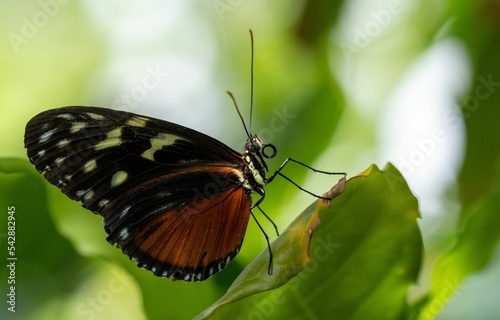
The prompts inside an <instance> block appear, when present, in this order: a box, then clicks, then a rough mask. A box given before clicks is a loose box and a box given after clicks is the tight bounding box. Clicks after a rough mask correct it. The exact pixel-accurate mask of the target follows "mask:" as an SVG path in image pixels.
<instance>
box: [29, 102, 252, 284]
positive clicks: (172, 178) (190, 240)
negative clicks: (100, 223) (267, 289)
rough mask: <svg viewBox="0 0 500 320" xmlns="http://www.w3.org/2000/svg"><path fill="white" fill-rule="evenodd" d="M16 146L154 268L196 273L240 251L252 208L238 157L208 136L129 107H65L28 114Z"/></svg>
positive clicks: (179, 275) (179, 274) (182, 275)
mask: <svg viewBox="0 0 500 320" xmlns="http://www.w3.org/2000/svg"><path fill="white" fill-rule="evenodd" d="M25 146H26V148H27V150H28V157H29V159H30V161H31V162H32V163H33V164H34V165H35V167H36V169H37V170H38V171H39V172H44V174H45V178H46V179H47V180H48V181H49V182H50V183H52V184H54V185H56V186H57V187H59V188H60V189H61V190H62V191H63V192H64V193H65V194H66V195H68V196H69V197H70V198H72V199H75V200H78V201H81V202H82V204H83V206H84V207H85V208H87V209H89V210H91V211H93V212H94V213H97V214H100V215H102V216H103V217H104V227H105V229H106V232H107V233H108V235H109V236H108V241H109V242H110V243H112V244H117V245H118V247H120V248H121V249H122V250H123V251H124V253H126V254H127V255H128V256H129V257H131V258H132V259H135V260H137V261H138V264H139V265H140V266H141V267H144V268H146V269H149V270H151V271H153V272H154V273H155V274H156V275H160V276H166V277H169V276H171V275H173V278H175V279H184V280H186V281H189V280H191V278H192V277H193V276H194V278H195V280H203V279H205V278H206V277H208V276H210V275H212V274H213V273H215V272H217V271H219V270H220V269H222V268H223V267H224V266H225V265H226V264H227V262H229V260H231V259H232V258H233V257H234V255H235V254H236V253H237V251H238V250H239V247H240V245H241V243H242V241H243V236H244V232H245V229H246V225H247V222H248V219H249V214H250V205H251V198H250V196H249V194H248V193H247V192H246V191H245V189H244V188H243V187H242V184H243V182H244V177H243V170H244V163H243V160H242V157H241V155H240V154H238V153H237V152H235V151H233V150H232V149H231V148H229V147H227V146H226V145H224V144H222V143H221V142H219V141H217V140H215V139H213V138H211V137H209V136H207V135H204V134H202V133H199V132H197V131H194V130H191V129H188V128H185V127H183V126H180V125H177V124H174V123H170V122H166V121H161V120H158V119H154V118H149V117H144V116H139V115H136V114H133V113H128V112H118V111H112V110H108V109H103V108H97V107H65V108H60V109H53V110H49V111H46V112H43V113H41V114H39V115H37V116H35V117H34V118H33V119H31V120H30V121H29V123H28V124H27V126H26V134H25ZM233 230H234V231H235V232H233ZM210 270H213V272H212V271H210Z"/></svg>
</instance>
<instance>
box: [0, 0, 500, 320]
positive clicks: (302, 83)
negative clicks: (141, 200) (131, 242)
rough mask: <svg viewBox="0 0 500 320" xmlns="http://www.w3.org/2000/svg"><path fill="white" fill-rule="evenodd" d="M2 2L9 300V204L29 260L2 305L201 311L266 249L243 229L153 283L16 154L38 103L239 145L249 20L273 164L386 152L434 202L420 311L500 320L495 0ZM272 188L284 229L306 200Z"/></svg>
mask: <svg viewBox="0 0 500 320" xmlns="http://www.w3.org/2000/svg"><path fill="white" fill-rule="evenodd" d="M0 12H2V19H0V34H2V35H3V37H2V39H3V40H2V41H1V42H0V46H1V48H0V67H1V68H0V70H2V72H1V74H0V81H1V86H0V99H1V103H0V123H1V125H0V137H1V139H0V157H1V162H0V178H1V180H0V190H1V194H0V212H1V213H0V217H1V219H0V240H1V242H0V244H1V247H0V258H1V262H0V271H1V277H0V289H1V291H2V296H3V297H4V298H5V297H6V294H7V287H8V286H7V280H6V279H7V277H8V269H7V268H6V263H5V261H6V254H7V244H6V241H7V231H6V230H7V214H8V210H7V208H8V207H9V206H12V205H13V206H15V207H16V254H17V257H18V259H19V260H18V262H17V264H18V267H17V283H16V285H17V307H18V309H17V312H16V314H15V315H14V314H12V313H10V312H8V311H7V307H8V305H7V303H5V302H2V307H1V308H0V316H1V317H0V318H2V319H10V318H12V319H54V318H60V319H110V318H124V319H145V318H147V317H148V316H147V314H146V312H145V311H144V307H145V308H147V305H148V303H162V302H163V303H164V313H163V315H164V317H166V318H173V319H183V318H191V317H192V316H194V315H196V314H198V313H199V312H201V311H202V310H203V309H205V308H206V307H208V306H209V305H210V304H211V303H212V302H214V301H215V300H216V299H217V298H218V297H220V296H221V295H222V294H223V293H224V292H225V290H226V289H227V287H228V285H229V284H230V283H231V281H232V280H233V279H234V277H235V276H236V275H237V274H238V273H239V272H240V271H241V270H242V268H243V267H244V266H245V265H246V264H248V262H249V261H251V260H252V259H253V258H254V257H255V256H256V255H257V254H258V253H259V252H261V251H262V250H263V249H264V248H265V241H264V239H263V237H262V234H261V233H260V231H259V230H258V228H257V226H256V225H255V224H254V223H252V222H251V223H249V230H248V232H247V236H246V238H245V245H244V246H243V250H242V252H241V253H240V254H239V255H238V257H237V258H236V259H235V261H234V262H233V263H231V265H230V266H229V267H228V268H227V270H225V271H224V272H221V273H220V274H218V275H216V276H214V277H213V278H211V279H209V280H208V281H206V282H204V283H197V284H184V283H173V282H172V281H170V280H168V279H158V278H155V277H152V276H151V275H150V274H149V272H147V271H144V270H140V269H138V268H136V267H135V265H134V263H132V262H129V261H128V258H127V257H125V256H123V255H122V254H121V253H120V252H119V250H117V249H115V248H113V247H111V246H110V245H108V244H107V243H106V241H105V232H104V230H102V228H101V219H100V217H97V216H95V215H93V214H90V213H89V212H87V211H86V210H84V209H82V208H81V207H80V205H79V204H78V203H76V202H72V201H70V200H68V199H67V198H66V197H64V196H63V195H62V194H61V193H60V192H59V191H58V190H57V189H56V188H53V187H51V186H49V185H48V184H47V183H45V182H44V181H43V180H42V179H41V176H40V175H38V174H37V173H36V172H35V170H34V169H33V168H32V167H31V166H30V164H29V163H28V160H27V158H26V153H25V150H24V147H23V134H24V127H25V124H26V123H27V121H28V120H29V119H30V118H31V117H33V116H34V115H35V114H37V113H39V112H41V111H43V110H46V109H50V108H55V107H59V106H65V105H96V106H106V107H110V108H114V109H118V110H125V111H131V112H136V113H141V114H145V115H149V116H153V117H157V118H161V119H165V120H169V121H172V122H176V123H180V124H182V125H185V126H188V127H191V128H194V129H196V130H199V131H201V132H205V133H207V134H210V135H212V136H214V137H215V138H217V139H219V140H221V141H223V142H225V143H226V144H227V145H229V146H231V147H233V148H234V149H236V150H241V149H242V147H243V143H244V141H245V134H244V130H243V129H242V126H241V123H240V121H239V119H238V116H237V114H236V113H235V112H234V108H233V106H232V102H231V101H230V99H229V98H228V97H227V95H226V94H225V91H226V90H231V91H232V92H233V93H234V95H235V96H236V98H237V101H238V103H239V106H240V109H241V111H242V113H243V114H244V115H245V116H246V118H247V119H248V105H249V101H250V90H249V88H250V73H249V69H250V48H249V36H248V29H250V28H251V29H252V30H253V32H254V36H255V96H254V113H253V121H252V131H253V132H254V133H257V134H259V135H260V136H261V138H263V139H264V140H266V141H268V142H272V143H273V144H275V145H276V146H277V147H278V156H277V157H276V158H275V159H273V160H272V161H269V162H268V165H269V167H270V168H276V167H278V166H279V165H280V164H281V162H282V161H283V160H284V159H285V158H286V157H293V158H296V159H299V160H301V161H303V162H305V163H308V164H311V165H312V166H314V167H316V168H318V169H323V170H331V171H345V172H347V173H348V175H349V176H354V175H356V174H358V173H359V172H361V171H363V170H364V169H366V168H367V167H368V166H369V165H370V164H371V163H376V164H378V165H379V166H381V167H383V166H384V165H385V163H387V162H389V161H390V162H392V163H393V164H394V165H395V166H396V167H397V168H398V169H399V170H400V171H401V172H402V173H403V175H404V176H405V178H406V180H407V181H408V184H409V186H410V188H411V189H412V191H413V193H414V194H415V195H416V196H417V198H418V199H419V203H420V211H421V215H422V219H421V220H420V221H419V224H420V227H421V231H422V234H423V239H424V249H425V252H424V255H425V256H424V263H423V266H422V270H421V273H420V278H419V281H418V284H417V285H416V286H414V287H413V288H411V290H410V295H409V297H408V301H409V304H410V305H412V306H413V308H414V312H413V313H411V314H410V315H409V316H408V318H409V319H417V318H419V317H420V318H421V319H432V318H436V319H497V318H498V317H499V316H500V308H499V306H498V297H499V296H500V268H499V265H500V250H499V248H498V237H499V234H500V233H499V232H498V226H499V225H500V215H499V214H498V212H499V211H500V205H499V203H498V199H499V198H500V195H498V193H499V190H500V189H499V180H498V179H497V177H498V164H499V154H500V152H499V150H500V143H499V141H500V126H499V125H498V123H499V122H500V94H499V91H500V90H499V88H500V3H499V2H498V1H496V0H481V1H473V0H461V1H451V0H447V1H439V2H432V1H429V0H426V1H425V0H421V1H417V0H414V1H405V0H384V1H382V0H381V1H378V0H377V1H368V0H356V1H326V0H324V1H296V2H293V3H292V2H290V1H283V0H281V1H272V2H270V1H243V0H213V1H199V0H191V1H182V2H181V1H178V2H173V1H160V0H150V1H142V2H135V1H106V2H99V1H95V0H89V1H70V0H64V1H63V0H39V1H23V2H12V1H9V2H7V1H3V2H1V3H0ZM247 121H248V120H247ZM286 174H287V175H288V176H290V177H293V179H294V180H295V181H297V182H299V183H300V184H301V185H302V186H304V187H305V188H307V189H309V190H312V191H313V192H316V193H321V192H323V191H325V190H327V189H328V188H329V187H330V186H331V185H332V184H333V183H334V182H335V181H336V179H335V180H332V179H331V178H329V177H325V176H321V175H317V174H316V175H314V174H309V173H308V172H306V170H304V169H303V168H300V167H299V168H297V167H294V166H293V165H291V166H290V167H287V169H286ZM266 191H267V197H266V202H265V204H264V205H263V208H264V209H265V210H266V212H267V213H268V215H270V216H271V217H272V218H273V220H274V221H275V223H276V224H277V225H278V226H279V227H280V228H281V229H283V228H284V227H285V226H286V225H287V224H288V223H289V222H290V221H292V220H293V218H294V216H292V215H290V212H297V213H299V212H300V211H301V209H302V208H304V207H305V206H307V204H309V203H310V202H311V201H312V199H311V197H310V196H309V195H307V194H305V193H300V192H298V191H297V190H296V188H295V187H294V186H292V185H291V184H289V183H287V182H286V181H284V180H280V179H277V180H276V181H275V182H274V183H273V184H271V185H269V186H268V188H267V189H266ZM264 226H265V228H266V230H269V232H268V234H270V235H271V234H272V227H271V226H270V225H268V224H266V222H264ZM390 236H391V234H387V237H390ZM141 286H144V287H145V286H149V287H150V288H154V289H152V290H149V291H143V290H140V287H141ZM153 301H154V302H153ZM303 317H304V318H306V317H307V316H306V315H297V318H298V319H300V318H303Z"/></svg>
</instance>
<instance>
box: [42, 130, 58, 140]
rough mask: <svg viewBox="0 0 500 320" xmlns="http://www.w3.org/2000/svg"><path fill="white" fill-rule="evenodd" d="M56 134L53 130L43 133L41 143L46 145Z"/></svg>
mask: <svg viewBox="0 0 500 320" xmlns="http://www.w3.org/2000/svg"><path fill="white" fill-rule="evenodd" d="M54 132H56V129H52V130H49V131H45V132H44V133H42V135H41V136H40V140H39V142H40V143H44V142H45V141H47V140H49V138H50V137H51V136H52V135H53V134H54Z"/></svg>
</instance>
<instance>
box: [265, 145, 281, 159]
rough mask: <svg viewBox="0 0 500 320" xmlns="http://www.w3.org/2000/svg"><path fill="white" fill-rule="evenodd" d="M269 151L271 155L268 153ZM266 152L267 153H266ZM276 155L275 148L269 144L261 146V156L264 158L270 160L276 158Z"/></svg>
mask: <svg viewBox="0 0 500 320" xmlns="http://www.w3.org/2000/svg"><path fill="white" fill-rule="evenodd" d="M269 149H271V153H269ZM266 150H268V151H266ZM277 153H278V150H276V147H275V146H274V145H272V144H270V143H266V144H264V145H263V146H262V155H264V157H265V158H267V159H272V158H274V157H276V154H277Z"/></svg>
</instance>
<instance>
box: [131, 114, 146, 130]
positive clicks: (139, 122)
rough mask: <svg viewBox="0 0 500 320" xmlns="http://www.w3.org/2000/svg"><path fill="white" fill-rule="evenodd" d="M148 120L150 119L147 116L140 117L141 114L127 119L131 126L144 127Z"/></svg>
mask: <svg viewBox="0 0 500 320" xmlns="http://www.w3.org/2000/svg"><path fill="white" fill-rule="evenodd" d="M146 121H148V119H147V118H144V117H140V116H135V117H133V118H130V119H129V120H128V121H127V125H129V126H131V127H139V128H144V127H146Z"/></svg>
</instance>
